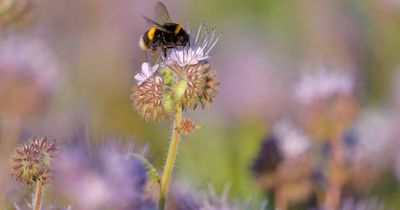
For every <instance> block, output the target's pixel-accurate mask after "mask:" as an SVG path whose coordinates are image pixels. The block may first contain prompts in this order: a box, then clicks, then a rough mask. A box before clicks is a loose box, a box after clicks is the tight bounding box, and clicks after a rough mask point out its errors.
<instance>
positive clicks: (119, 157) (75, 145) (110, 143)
mask: <svg viewBox="0 0 400 210" xmlns="http://www.w3.org/2000/svg"><path fill="white" fill-rule="evenodd" d="M93 140H94V139H93V138H91V136H90V135H85V134H83V133H81V132H79V133H78V132H77V133H74V136H73V137H72V141H71V142H70V143H66V145H65V146H64V148H63V154H62V155H60V157H59V161H57V163H56V164H55V171H56V173H57V179H56V180H55V182H54V185H55V186H56V192H57V194H58V195H59V196H61V197H62V200H63V201H64V202H66V203H68V204H70V205H71V207H72V209H88V210H95V209H96V210H101V209H118V210H131V209H135V210H155V209H156V202H155V201H154V199H153V198H152V196H151V190H150V184H151V180H150V179H148V178H147V176H146V165H145V164H143V163H142V161H141V160H140V159H137V158H135V157H133V156H131V153H133V152H135V153H137V154H140V155H141V157H143V156H145V153H146V148H142V147H139V146H135V145H134V143H132V144H133V145H132V144H130V143H129V144H127V143H125V141H122V139H119V138H115V137H111V138H110V137H108V138H105V139H104V140H95V141H96V142H97V143H94V142H95V141H93Z"/></svg>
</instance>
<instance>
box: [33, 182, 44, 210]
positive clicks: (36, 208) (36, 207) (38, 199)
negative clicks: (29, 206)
mask: <svg viewBox="0 0 400 210" xmlns="http://www.w3.org/2000/svg"><path fill="white" fill-rule="evenodd" d="M42 196H43V183H42V182H41V181H37V183H36V193H35V200H34V201H33V210H40V205H41V204H42Z"/></svg>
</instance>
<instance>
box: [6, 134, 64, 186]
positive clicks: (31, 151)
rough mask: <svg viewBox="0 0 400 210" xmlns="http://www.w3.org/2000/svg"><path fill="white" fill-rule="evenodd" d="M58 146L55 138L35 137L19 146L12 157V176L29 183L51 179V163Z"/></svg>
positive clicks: (47, 181) (44, 181)
mask: <svg viewBox="0 0 400 210" xmlns="http://www.w3.org/2000/svg"><path fill="white" fill-rule="evenodd" d="M57 150H58V148H57V146H56V141H55V140H50V139H48V138H46V137H33V138H32V139H28V140H26V141H25V142H24V143H23V144H22V145H21V146H19V147H18V148H17V149H16V150H15V152H14V155H13V157H12V159H11V169H12V176H13V177H14V178H15V179H16V180H17V181H20V182H22V183H24V184H27V185H32V184H34V183H36V182H37V181H40V182H42V183H45V184H46V183H49V182H50V181H51V174H52V171H51V165H52V162H53V158H54V156H55V155H56V152H57Z"/></svg>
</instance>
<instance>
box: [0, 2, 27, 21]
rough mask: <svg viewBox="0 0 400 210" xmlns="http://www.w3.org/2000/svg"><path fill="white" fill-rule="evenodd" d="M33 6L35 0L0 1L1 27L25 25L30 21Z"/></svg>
mask: <svg viewBox="0 0 400 210" xmlns="http://www.w3.org/2000/svg"><path fill="white" fill-rule="evenodd" d="M33 6H34V3H33V0H3V1H0V28H2V27H6V26H20V25H25V24H26V23H28V22H30V20H31V19H32V16H33Z"/></svg>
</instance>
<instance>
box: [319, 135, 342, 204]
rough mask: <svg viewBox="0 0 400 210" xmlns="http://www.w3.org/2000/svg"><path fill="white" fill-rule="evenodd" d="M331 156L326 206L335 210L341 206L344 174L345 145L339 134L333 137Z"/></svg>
mask: <svg viewBox="0 0 400 210" xmlns="http://www.w3.org/2000/svg"><path fill="white" fill-rule="evenodd" d="M331 145H332V150H331V156H330V160H329V166H328V167H329V173H330V174H329V177H328V179H329V180H328V189H327V192H326V197H325V203H324V205H325V208H324V209H327V210H331V209H332V210H334V209H338V208H339V204H340V196H341V190H342V176H343V172H342V170H343V145H342V139H341V137H340V135H339V134H336V135H333V136H332V137H331Z"/></svg>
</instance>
